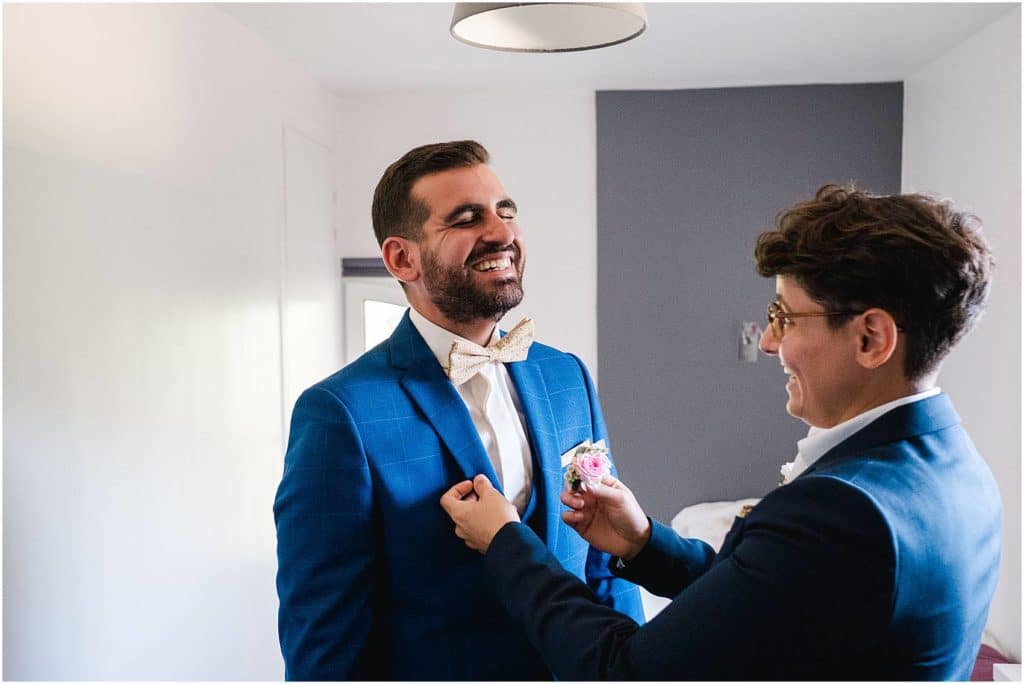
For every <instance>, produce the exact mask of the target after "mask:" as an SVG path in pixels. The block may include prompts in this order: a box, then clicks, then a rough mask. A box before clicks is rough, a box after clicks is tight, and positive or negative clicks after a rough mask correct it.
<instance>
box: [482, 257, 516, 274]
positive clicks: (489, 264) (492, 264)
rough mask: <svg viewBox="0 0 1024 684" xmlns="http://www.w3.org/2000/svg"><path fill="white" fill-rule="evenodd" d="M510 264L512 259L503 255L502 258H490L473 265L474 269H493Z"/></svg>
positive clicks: (506, 266)
mask: <svg viewBox="0 0 1024 684" xmlns="http://www.w3.org/2000/svg"><path fill="white" fill-rule="evenodd" d="M511 265H512V259H510V258H509V257H505V258H504V259H490V260H488V261H481V262H480V263H478V264H476V265H474V266H473V270H475V271H495V270H499V269H503V268H508V267H509V266H511Z"/></svg>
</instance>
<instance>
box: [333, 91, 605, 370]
mask: <svg viewBox="0 0 1024 684" xmlns="http://www.w3.org/2000/svg"><path fill="white" fill-rule="evenodd" d="M498 80H500V78H499V79H498ZM341 101H342V108H343V111H344V119H345V125H344V127H343V129H342V131H341V132H340V134H339V145H338V212H337V218H338V223H337V228H338V248H339V251H340V255H341V256H342V257H367V256H378V255H379V254H380V250H379V249H378V247H377V242H376V240H375V239H374V237H373V228H372V224H371V221H370V204H371V200H372V197H373V189H374V188H375V187H376V185H377V181H378V180H379V179H380V176H381V174H382V173H383V172H384V169H385V168H387V166H388V165H389V164H390V163H391V162H393V161H395V160H396V159H398V158H399V157H400V156H402V155H403V154H404V153H405V152H407V151H408V150H410V149H412V148H413V147H416V146H417V145H423V144H426V143H432V142H439V141H444V140H459V139H464V138H472V139H475V140H477V141H478V142H480V143H482V144H483V145H484V146H485V147H486V148H487V149H488V151H490V153H491V163H492V166H493V167H494V169H495V171H496V172H497V174H498V177H499V178H500V179H501V181H502V184H503V185H504V186H505V189H506V190H507V191H508V192H509V194H510V195H511V197H512V198H513V199H515V201H516V204H518V205H519V225H520V227H521V228H522V230H523V234H524V240H525V244H526V255H527V256H526V261H527V265H526V275H525V280H524V290H525V292H526V294H525V296H524V298H523V302H522V304H520V305H519V306H518V307H516V309H515V310H513V311H510V312H509V313H508V315H507V316H506V317H505V320H504V322H503V325H504V326H506V327H508V326H510V325H514V324H515V323H516V322H517V321H518V320H519V319H520V318H521V317H524V316H530V317H532V318H533V319H534V321H535V322H536V324H537V339H538V340H539V341H542V342H544V343H546V344H550V345H554V346H556V347H559V348H561V349H564V350H566V351H571V352H573V353H575V354H576V355H578V356H579V357H580V358H581V359H583V361H584V363H586V364H587V366H588V367H589V369H590V370H591V372H592V373H594V374H595V375H596V371H597V293H596V288H595V283H596V282H597V218H596V215H597V214H596V212H597V208H596V207H597V197H596V189H595V188H596V183H597V181H596V173H597V171H596V156H595V155H596V146H595V127H596V123H595V120H594V111H595V110H594V93H593V91H588V90H580V91H551V92H523V91H521V90H519V89H513V90H509V91H485V92H482V93H474V94H465V93H461V92H452V93H441V92H436V91H431V92H429V93H402V94H394V95H358V96H354V95H353V96H345V97H342V98H341Z"/></svg>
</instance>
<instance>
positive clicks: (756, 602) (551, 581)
mask: <svg viewBox="0 0 1024 684" xmlns="http://www.w3.org/2000/svg"><path fill="white" fill-rule="evenodd" d="M790 488H791V489H790ZM787 489H790V491H788V492H786V496H785V497H777V498H776V499H775V500H774V501H772V502H771V503H769V505H768V506H767V510H763V511H761V510H758V509H755V511H754V512H753V513H751V514H750V516H749V518H748V520H747V521H746V522H745V523H742V524H744V528H743V533H742V536H741V538H740V540H739V542H738V544H737V545H736V547H735V548H734V549H733V550H732V552H731V554H729V555H728V556H726V557H724V558H722V559H720V560H719V562H717V563H715V564H714V565H713V566H712V567H711V568H709V569H708V570H707V571H706V572H704V573H703V574H701V575H700V577H698V578H697V579H696V580H695V581H694V582H693V583H691V584H690V585H689V586H688V587H686V589H684V590H683V591H682V592H681V593H680V594H679V595H678V596H676V598H675V599H674V600H673V601H672V603H671V604H669V606H668V607H667V608H665V609H664V610H663V611H662V612H661V613H659V614H658V615H657V616H656V617H655V618H654V619H652V620H651V621H650V622H649V623H648V624H646V625H644V626H643V627H640V626H638V625H637V624H636V623H635V622H634V621H632V620H630V619H628V618H626V617H625V616H623V615H620V614H619V613H617V612H615V611H613V610H609V609H608V608H607V607H605V606H602V605H600V604H598V603H597V602H595V601H594V598H593V596H592V595H591V593H590V591H589V590H588V589H587V587H585V586H584V585H583V584H582V583H580V581H579V580H578V579H577V578H576V577H575V576H573V575H572V574H570V573H568V572H566V571H565V570H564V569H562V568H561V566H560V565H559V564H558V562H557V560H556V559H555V558H554V557H553V556H552V555H551V554H550V552H548V550H547V549H546V548H545V547H544V545H543V543H541V542H540V540H539V539H538V538H537V537H536V535H534V534H533V532H532V531H531V530H530V529H529V528H528V527H526V526H525V525H522V524H516V523H510V524H508V525H506V526H505V527H503V528H502V529H501V530H500V531H499V532H498V534H497V535H496V536H495V538H494V540H493V541H492V542H491V546H490V548H489V549H488V551H487V554H486V555H485V563H486V565H487V569H488V572H489V573H490V574H491V576H492V578H493V579H494V580H495V587H496V591H497V594H498V596H499V598H500V600H501V601H502V604H503V605H504V607H505V609H506V611H508V613H509V614H510V615H511V616H512V618H513V619H514V620H515V621H516V622H517V623H519V624H520V625H522V626H523V627H524V628H525V630H526V633H527V636H528V638H529V639H530V642H531V643H532V644H533V645H534V647H535V648H536V649H537V650H538V651H539V652H540V653H541V655H542V656H543V657H544V660H545V662H546V663H547V665H548V666H549V667H550V668H551V670H552V672H553V674H554V675H555V677H557V678H558V679H561V680H603V679H629V680H692V679H702V680H748V679H755V680H767V679H807V678H810V679H821V678H822V672H823V671H824V672H831V673H832V674H833V675H834V674H835V673H836V672H838V673H839V674H842V673H843V672H844V670H840V669H836V668H838V667H839V665H837V664H843V666H845V667H846V668H847V670H846V672H847V674H849V672H857V670H856V669H855V668H856V667H857V664H858V662H859V661H860V660H861V659H866V658H869V657H871V655H872V654H876V653H877V652H878V650H879V649H884V648H886V647H887V644H885V643H884V642H882V641H881V640H882V639H884V635H885V630H884V625H885V624H887V622H888V620H889V618H890V615H891V610H892V598H893V591H894V564H895V556H894V551H893V548H892V546H891V539H890V536H889V530H888V527H887V525H886V524H885V522H884V519H883V518H882V517H881V515H880V514H879V513H878V511H877V509H876V508H875V507H874V505H873V503H872V502H871V501H870V500H869V499H868V497H866V496H865V495H864V494H863V493H861V492H859V490H856V489H855V488H853V487H850V486H848V485H845V484H842V483H838V482H836V481H831V480H830V478H814V479H812V478H807V479H806V480H798V481H797V482H794V483H793V484H790V485H787ZM766 502H769V499H768V498H766V499H765V501H764V502H762V506H764V504H765V503H766ZM759 508H760V507H759ZM823 664H824V665H823ZM829 664H832V665H831V669H829ZM823 667H824V668H825V669H824V670H823V669H822V668H823ZM876 676H877V673H876ZM852 678H854V679H862V678H864V677H860V676H854V677H852Z"/></svg>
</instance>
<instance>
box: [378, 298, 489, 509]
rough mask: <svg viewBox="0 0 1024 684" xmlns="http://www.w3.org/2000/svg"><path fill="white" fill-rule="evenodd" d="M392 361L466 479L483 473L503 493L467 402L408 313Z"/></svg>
mask: <svg viewBox="0 0 1024 684" xmlns="http://www.w3.org/2000/svg"><path fill="white" fill-rule="evenodd" d="M390 360H391V365H392V366H393V367H395V368H399V369H404V370H405V371H406V372H405V375H403V376H402V378H401V380H400V381H399V382H400V383H401V385H402V387H403V388H405V391H406V392H408V393H409V396H410V397H411V398H412V400H413V403H415V404H416V406H417V407H418V408H419V409H420V411H422V412H423V415H424V416H426V418H427V421H429V422H430V424H431V425H432V426H433V428H434V430H435V431H436V432H437V434H438V436H439V437H440V438H441V441H443V442H444V444H445V446H447V447H448V451H450V452H451V454H452V457H453V458H454V459H455V461H456V462H457V463H458V464H459V468H460V469H461V470H462V474H463V475H464V476H465V477H466V479H469V480H471V479H473V477H475V476H476V475H479V474H481V473H483V474H484V475H486V476H487V477H488V479H489V480H490V481H491V482H492V483H493V484H494V486H495V487H496V488H497V489H498V490H501V483H500V482H499V480H498V474H497V472H495V470H494V464H492V463H491V459H490V458H489V457H488V456H487V451H486V450H485V449H484V445H483V443H482V442H481V441H480V435H479V433H478V432H477V430H476V426H475V425H474V424H473V419H472V418H471V417H470V415H469V410H468V409H467V408H466V404H465V402H464V401H462V397H461V396H459V392H458V390H456V389H455V386H454V385H452V383H451V382H450V381H449V380H448V377H447V376H446V375H445V374H444V370H443V369H442V368H441V365H440V364H439V363H438V362H437V358H436V357H435V356H434V354H433V352H431V351H430V347H428V346H427V343H426V342H424V341H423V338H422V337H421V336H420V334H419V332H417V330H416V327H415V326H414V325H413V324H412V321H410V320H409V313H408V312H406V314H405V316H404V317H403V318H402V320H401V322H400V323H399V324H398V327H397V328H395V332H394V333H392V335H391V340H390ZM451 484H455V483H454V482H453V483H451Z"/></svg>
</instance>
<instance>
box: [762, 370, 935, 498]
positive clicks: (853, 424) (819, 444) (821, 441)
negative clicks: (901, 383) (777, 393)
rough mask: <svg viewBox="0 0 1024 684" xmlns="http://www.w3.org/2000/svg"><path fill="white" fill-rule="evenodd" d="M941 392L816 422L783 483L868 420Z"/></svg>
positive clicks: (928, 392) (787, 467)
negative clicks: (827, 423) (830, 424)
mask: <svg viewBox="0 0 1024 684" xmlns="http://www.w3.org/2000/svg"><path fill="white" fill-rule="evenodd" d="M940 391H941V390H940V389H939V388H938V387H933V388H931V389H930V390H925V391H924V392H918V393H917V394H911V395H909V396H906V397H900V398H899V399H894V400H893V401H890V402H888V403H886V404H882V405H881V406H876V407H875V408H873V409H871V410H870V411H865V412H864V413H862V414H860V415H858V416H854V417H853V418H850V419H849V420H845V421H843V422H842V423H839V424H838V425H835V426H833V427H830V428H819V427H814V426H813V425H812V426H811V428H810V430H808V431H807V436H806V437H804V438H803V439H801V440H800V441H799V442H797V443H796V449H797V454H796V459H794V461H793V462H792V463H787V464H786V465H784V466H782V473H783V481H782V484H789V483H790V482H792V481H793V480H794V479H796V477H797V476H798V475H799V474H800V473H802V472H804V471H805V470H807V469H808V468H810V467H811V466H812V465H814V463H815V462H816V461H817V460H818V459H819V458H821V457H822V456H824V455H825V454H826V453H828V452H829V451H831V450H832V448H833V447H835V446H837V445H838V444H839V443H840V442H842V441H843V440H845V439H847V438H848V437H851V436H852V435H853V433H855V432H857V431H858V430H860V429H861V428H864V427H866V426H867V424H868V423H871V422H873V421H874V420H875V419H877V418H880V417H881V416H882V415H884V414H886V413H888V412H889V411H892V410H893V409H894V408H896V407H897V406H904V405H906V404H912V403H914V402H915V401H921V400H922V399H927V398H928V397H934V396H935V395H936V394H938V393H939V392H940Z"/></svg>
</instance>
